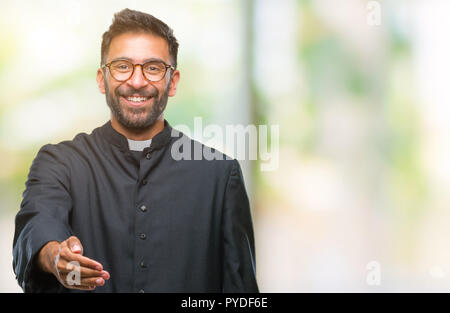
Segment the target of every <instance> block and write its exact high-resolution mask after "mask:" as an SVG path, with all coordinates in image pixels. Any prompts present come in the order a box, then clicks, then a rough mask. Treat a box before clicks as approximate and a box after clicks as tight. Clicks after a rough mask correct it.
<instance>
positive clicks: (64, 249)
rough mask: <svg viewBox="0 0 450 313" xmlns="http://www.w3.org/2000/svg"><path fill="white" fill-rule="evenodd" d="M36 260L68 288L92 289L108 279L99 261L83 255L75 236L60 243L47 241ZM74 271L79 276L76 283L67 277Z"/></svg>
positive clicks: (81, 247) (107, 274) (43, 268)
mask: <svg viewBox="0 0 450 313" xmlns="http://www.w3.org/2000/svg"><path fill="white" fill-rule="evenodd" d="M37 262H38V265H39V267H40V268H41V269H42V270H44V271H45V272H48V273H51V274H53V275H55V277H56V278H57V279H58V281H59V282H60V283H61V284H62V285H63V286H64V287H66V288H69V289H80V290H94V289H95V288H96V287H97V286H103V285H104V284H105V280H108V279H109V273H108V272H107V271H104V270H103V266H102V265H101V264H100V263H98V262H96V261H94V260H92V259H89V258H87V257H85V256H83V246H82V245H81V242H80V240H79V239H78V238H77V237H75V236H72V237H69V238H68V239H67V240H65V241H63V242H61V243H59V242H58V241H50V242H48V243H47V244H46V245H45V246H44V247H42V249H41V251H40V252H39V255H38V260H37ZM74 271H78V272H77V273H78V274H79V275H78V277H79V278H80V280H79V281H77V282H76V283H74V282H73V279H72V278H71V279H68V278H69V277H68V275H69V274H70V273H74Z"/></svg>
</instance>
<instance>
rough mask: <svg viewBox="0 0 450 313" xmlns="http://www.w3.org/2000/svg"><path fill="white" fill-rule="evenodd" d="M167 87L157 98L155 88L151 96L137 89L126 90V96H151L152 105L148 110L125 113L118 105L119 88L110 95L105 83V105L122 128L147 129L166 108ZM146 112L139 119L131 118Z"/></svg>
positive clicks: (127, 110) (131, 109) (127, 109)
mask: <svg viewBox="0 0 450 313" xmlns="http://www.w3.org/2000/svg"><path fill="white" fill-rule="evenodd" d="M169 87H170V84H167V87H166V90H165V91H164V94H162V95H161V96H159V91H158V90H157V89H156V88H155V91H154V92H153V93H152V94H148V92H145V93H144V92H143V91H142V90H138V89H133V88H131V89H129V90H127V94H130V95H131V94H140V95H142V96H147V97H148V96H152V97H153V105H152V106H151V107H150V109H148V108H147V107H144V108H130V107H127V108H126V112H124V109H123V108H122V106H121V105H120V101H119V98H120V94H119V88H116V90H114V95H112V94H111V93H110V91H109V86H108V84H107V82H106V81H105V91H106V103H107V104H108V107H109V108H110V110H111V112H112V114H113V115H114V117H115V118H116V119H117V121H118V122H119V123H120V124H121V125H122V126H124V127H126V128H128V129H134V130H139V129H144V128H148V127H150V126H152V125H154V124H155V122H156V121H157V120H158V118H159V117H160V116H161V113H162V112H164V110H165V109H166V106H167V100H168V98H169ZM146 110H148V112H147V114H145V115H144V116H143V117H141V118H134V119H133V118H132V117H133V116H138V115H142V114H143V113H144V112H145V111H146Z"/></svg>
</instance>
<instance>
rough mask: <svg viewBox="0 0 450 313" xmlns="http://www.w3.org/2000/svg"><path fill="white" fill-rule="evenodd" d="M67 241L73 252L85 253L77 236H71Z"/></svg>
mask: <svg viewBox="0 0 450 313" xmlns="http://www.w3.org/2000/svg"><path fill="white" fill-rule="evenodd" d="M66 241H67V245H68V247H69V249H70V250H71V251H72V252H73V253H78V254H83V246H82V245H81V242H80V240H79V239H78V238H77V237H75V236H71V237H69V238H68V239H67V240H66Z"/></svg>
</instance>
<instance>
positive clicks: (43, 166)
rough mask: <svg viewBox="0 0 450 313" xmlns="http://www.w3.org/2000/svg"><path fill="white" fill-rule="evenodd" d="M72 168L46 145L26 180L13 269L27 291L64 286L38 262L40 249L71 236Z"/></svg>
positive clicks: (39, 153)
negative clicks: (44, 270) (70, 188)
mask: <svg viewBox="0 0 450 313" xmlns="http://www.w3.org/2000/svg"><path fill="white" fill-rule="evenodd" d="M69 175H70V173H69V169H68V167H67V166H66V165H64V157H63V155H62V153H61V151H59V150H58V148H57V146H55V145H45V146H43V147H42V148H41V149H40V150H39V152H38V154H37V156H36V158H35V159H34V160H33V163H32V165H31V168H30V172H29V174H28V180H27V182H26V183H25V191H24V192H23V199H22V203H21V205H20V210H19V212H18V213H17V215H16V219H15V233H14V242H13V269H14V272H15V274H16V278H17V280H18V283H19V285H20V286H21V287H22V289H23V290H24V291H25V292H57V291H61V288H64V287H63V286H62V285H61V284H60V283H59V282H58V281H57V279H56V278H55V277H54V276H53V275H52V274H49V273H45V272H43V271H41V270H40V269H39V268H38V267H37V266H36V264H35V260H36V257H37V254H38V252H39V251H40V249H41V248H42V247H43V246H44V245H45V244H46V243H47V242H49V241H52V240H56V241H60V242H61V241H64V240H66V239H67V238H68V237H70V236H71V230H70V227H69V222H68V221H69V213H70V210H71V208H72V199H71V196H70V192H69Z"/></svg>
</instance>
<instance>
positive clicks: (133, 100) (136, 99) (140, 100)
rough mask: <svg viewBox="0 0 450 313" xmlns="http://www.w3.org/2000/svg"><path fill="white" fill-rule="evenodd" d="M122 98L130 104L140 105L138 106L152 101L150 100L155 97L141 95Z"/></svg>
mask: <svg viewBox="0 0 450 313" xmlns="http://www.w3.org/2000/svg"><path fill="white" fill-rule="evenodd" d="M121 98H122V99H124V100H125V102H126V103H127V104H128V105H131V106H135V107H138V106H143V105H145V104H147V103H148V102H150V100H151V99H152V98H153V97H141V96H131V97H123V96H121Z"/></svg>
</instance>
